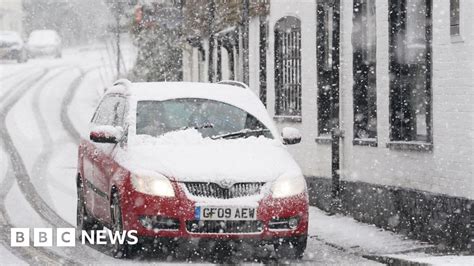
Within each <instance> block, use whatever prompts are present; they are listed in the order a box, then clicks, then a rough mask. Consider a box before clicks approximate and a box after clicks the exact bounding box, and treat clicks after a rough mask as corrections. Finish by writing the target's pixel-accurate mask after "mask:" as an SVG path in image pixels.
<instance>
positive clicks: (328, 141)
mask: <svg viewBox="0 0 474 266" xmlns="http://www.w3.org/2000/svg"><path fill="white" fill-rule="evenodd" d="M314 141H315V142H316V143H318V144H331V143H332V139H331V137H330V136H319V137H317V138H315V139H314Z"/></svg>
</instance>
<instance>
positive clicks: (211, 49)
mask: <svg viewBox="0 0 474 266" xmlns="http://www.w3.org/2000/svg"><path fill="white" fill-rule="evenodd" d="M215 11H216V4H215V3H214V0H211V1H210V2H209V12H208V18H207V22H208V28H209V56H208V57H209V62H208V65H209V67H208V71H207V74H208V78H209V82H211V83H212V82H215V80H214V76H215V75H214V16H215Z"/></svg>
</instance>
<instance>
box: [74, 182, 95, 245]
mask: <svg viewBox="0 0 474 266" xmlns="http://www.w3.org/2000/svg"><path fill="white" fill-rule="evenodd" d="M77 181H78V182H77V209H76V219H77V220H76V230H77V234H76V235H77V237H78V238H80V237H81V235H82V230H85V231H90V230H92V229H93V228H94V225H95V224H96V222H95V220H94V219H93V218H92V216H90V215H89V214H88V213H87V209H86V204H85V203H86V201H85V198H84V183H83V182H82V180H81V178H80V177H78V180H77Z"/></svg>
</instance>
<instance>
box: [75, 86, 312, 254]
mask: <svg viewBox="0 0 474 266" xmlns="http://www.w3.org/2000/svg"><path fill="white" fill-rule="evenodd" d="M300 141H301V135H300V134H299V132H298V130H296V129H294V128H284V129H283V131H282V134H281V136H280V134H279V132H278V130H277V129H276V127H275V125H274V123H273V121H272V119H271V118H270V117H269V115H268V113H267V111H266V109H265V107H264V105H263V104H262V103H261V102H260V100H259V99H258V97H257V96H256V95H255V94H254V93H253V92H252V91H251V90H250V89H249V88H248V87H247V86H245V85H241V84H237V83H235V82H224V83H221V84H209V83H185V82H162V83H158V82H157V83H131V82H130V81H128V80H119V81H117V82H116V83H115V84H114V86H113V87H112V88H110V89H108V90H107V92H106V93H105V95H104V96H103V98H102V100H101V101H100V103H99V105H98V107H97V110H96V112H95V114H94V116H93V117H92V120H91V131H90V139H87V140H86V139H83V140H81V143H80V146H79V162H78V170H77V195H78V205H77V227H78V230H91V229H92V226H93V224H94V223H95V222H96V221H98V222H100V223H101V224H104V225H106V226H108V227H109V228H111V229H112V231H123V230H137V235H138V238H139V239H140V242H146V240H154V242H155V244H156V243H159V245H160V247H161V246H164V245H172V243H176V242H179V241H181V240H183V241H189V240H192V239H199V241H202V240H216V241H226V240H234V241H235V240H238V241H247V240H248V241H249V242H251V243H256V244H273V245H274V248H275V251H276V254H277V255H278V256H280V257H284V258H301V257H302V256H303V253H304V250H305V248H306V239H307V234H308V195H307V189H306V182H305V179H304V177H303V175H302V172H301V170H300V168H299V166H298V165H297V164H296V162H295V161H294V160H293V158H292V157H291V156H290V154H289V153H288V151H287V149H286V147H285V146H284V145H289V144H296V143H299V142H300ZM170 247H171V248H172V246H168V247H167V248H170ZM129 252H130V247H129V246H128V245H127V243H123V244H118V243H117V244H116V245H115V249H114V254H115V256H117V257H124V256H128V255H129Z"/></svg>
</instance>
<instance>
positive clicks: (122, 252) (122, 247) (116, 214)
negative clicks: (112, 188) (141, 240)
mask: <svg viewBox="0 0 474 266" xmlns="http://www.w3.org/2000/svg"><path fill="white" fill-rule="evenodd" d="M111 214H112V232H114V233H115V232H119V233H122V232H123V221H122V208H121V207H120V198H119V195H118V193H114V195H113V199H112V205H111ZM113 255H114V257H115V258H126V257H128V256H129V255H130V246H129V245H127V241H125V242H123V243H119V241H115V244H114V249H113Z"/></svg>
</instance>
